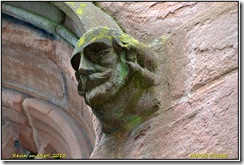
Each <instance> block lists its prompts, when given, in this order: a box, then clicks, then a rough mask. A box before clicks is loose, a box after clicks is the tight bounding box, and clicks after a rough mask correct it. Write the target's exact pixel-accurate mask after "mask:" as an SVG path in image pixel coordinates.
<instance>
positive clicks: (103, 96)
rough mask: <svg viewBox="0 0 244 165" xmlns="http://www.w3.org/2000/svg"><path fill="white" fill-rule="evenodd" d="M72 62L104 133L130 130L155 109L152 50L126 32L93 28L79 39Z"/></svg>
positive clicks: (80, 90)
mask: <svg viewBox="0 0 244 165" xmlns="http://www.w3.org/2000/svg"><path fill="white" fill-rule="evenodd" d="M71 64H72V67H73V68H74V70H75V71H76V73H75V75H76V78H77V81H78V82H79V83H78V92H79V94H80V95H81V96H83V97H84V98H85V101H86V103H87V104H88V105H89V106H90V107H91V108H92V110H93V113H94V114H95V115H96V116H97V118H98V119H99V120H100V122H101V125H102V131H103V132H104V133H105V134H112V133H113V132H116V131H119V130H121V131H131V130H132V129H134V128H135V127H136V126H138V125H140V124H141V123H142V122H144V121H145V120H147V119H148V118H149V117H150V116H151V114H153V113H154V112H155V111H156V110H158V108H159V101H158V100H157V98H156V97H155V92H154V87H155V85H157V84H158V79H157V76H156V74H155V71H156V66H157V65H156V61H155V58H154V52H153V51H151V50H150V49H149V47H147V46H146V45H144V44H142V43H139V42H138V41H137V40H136V39H134V38H132V37H130V36H129V35H127V34H125V33H123V32H121V31H117V30H112V29H109V28H108V27H96V28H93V29H91V30H89V31H87V32H86V33H85V34H84V35H83V36H82V37H81V38H80V40H79V41H78V43H77V45H76V47H75V50H74V52H73V56H72V58H71Z"/></svg>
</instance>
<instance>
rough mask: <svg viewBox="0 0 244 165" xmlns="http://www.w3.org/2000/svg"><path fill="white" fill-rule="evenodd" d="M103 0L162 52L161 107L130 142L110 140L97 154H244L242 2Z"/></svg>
mask: <svg viewBox="0 0 244 165" xmlns="http://www.w3.org/2000/svg"><path fill="white" fill-rule="evenodd" d="M97 5H98V6H100V7H101V8H102V9H104V10H105V11H106V12H108V13H110V14H111V15H112V16H113V17H114V18H115V19H116V20H117V22H118V23H119V24H120V25H121V27H122V28H123V29H124V30H125V31H126V32H127V33H128V34H130V35H131V36H134V37H135V38H137V39H138V40H140V41H143V42H145V43H148V44H151V45H152V49H154V50H155V51H156V52H157V54H158V59H159V63H160V65H159V70H158V74H160V75H161V77H162V84H161V85H160V86H159V87H158V90H157V91H159V94H158V96H159V98H160V100H161V101H162V102H161V103H162V105H161V106H162V107H161V109H160V110H159V111H158V112H157V114H155V116H154V117H153V118H152V119H151V120H150V121H148V122H147V123H144V125H142V126H141V127H140V128H138V130H136V131H134V134H133V135H131V136H130V137H129V138H128V139H127V142H126V143H123V144H122V145H123V146H122V145H121V146H113V144H109V145H108V146H110V147H111V148H112V149H111V150H110V151H108V149H107V148H101V149H99V150H98V151H97V152H96V153H95V154H94V155H93V156H94V158H104V157H105V158H106V157H111V156H112V157H113V156H114V157H118V158H136V159H140V158H159V159H179V158H180V159H181V158H184V159H189V158H191V156H192V158H196V157H194V155H192V154H208V157H207V158H211V156H214V155H211V154H228V158H229V159H236V158H238V3H237V2H140V3H138V2H99V3H98V4H97ZM116 144H117V143H116ZM115 151H116V152H115ZM212 158H216V157H212Z"/></svg>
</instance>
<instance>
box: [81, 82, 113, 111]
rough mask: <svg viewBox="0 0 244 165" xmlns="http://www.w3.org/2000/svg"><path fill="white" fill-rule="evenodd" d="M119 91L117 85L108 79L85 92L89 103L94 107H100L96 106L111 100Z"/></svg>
mask: <svg viewBox="0 0 244 165" xmlns="http://www.w3.org/2000/svg"><path fill="white" fill-rule="evenodd" d="M117 92H118V89H117V88H116V86H115V85H114V84H113V83H111V82H109V81H107V82H105V83H104V84H101V85H99V86H96V87H94V88H93V89H91V90H90V91H87V92H86V93H85V99H86V101H87V103H88V104H89V105H90V106H91V107H94V106H95V107H94V108H98V107H96V106H98V105H99V106H101V105H103V104H104V103H106V102H108V101H109V98H111V97H112V96H114V95H115V94H116V93H117Z"/></svg>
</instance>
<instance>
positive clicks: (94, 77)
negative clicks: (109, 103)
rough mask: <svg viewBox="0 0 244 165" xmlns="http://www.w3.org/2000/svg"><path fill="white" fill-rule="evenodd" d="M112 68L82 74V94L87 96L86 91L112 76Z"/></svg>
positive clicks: (80, 85) (80, 91) (80, 86)
mask: <svg viewBox="0 0 244 165" xmlns="http://www.w3.org/2000/svg"><path fill="white" fill-rule="evenodd" d="M111 73H112V70H111V69H109V70H107V71H104V72H96V73H92V74H89V75H80V79H79V84H78V92H79V94H80V95H81V96H85V93H86V92H89V91H91V90H92V89H93V88H95V87H97V86H99V85H101V84H103V83H105V82H106V81H107V80H108V79H109V77H110V76H111Z"/></svg>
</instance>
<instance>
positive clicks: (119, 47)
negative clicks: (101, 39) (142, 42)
mask: <svg viewBox="0 0 244 165" xmlns="http://www.w3.org/2000/svg"><path fill="white" fill-rule="evenodd" d="M112 46H113V48H114V50H115V52H116V53H117V54H121V53H122V52H124V51H125V50H127V45H126V43H124V42H123V41H121V40H120V38H119V37H113V38H112Z"/></svg>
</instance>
